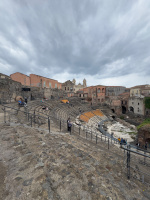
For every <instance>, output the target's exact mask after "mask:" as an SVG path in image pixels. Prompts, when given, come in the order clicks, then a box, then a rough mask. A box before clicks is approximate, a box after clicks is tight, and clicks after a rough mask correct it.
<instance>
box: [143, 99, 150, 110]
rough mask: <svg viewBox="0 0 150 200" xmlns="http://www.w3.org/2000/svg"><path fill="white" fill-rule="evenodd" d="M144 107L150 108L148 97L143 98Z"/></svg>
mask: <svg viewBox="0 0 150 200" xmlns="http://www.w3.org/2000/svg"><path fill="white" fill-rule="evenodd" d="M144 103H145V108H148V109H150V97H145V98H144Z"/></svg>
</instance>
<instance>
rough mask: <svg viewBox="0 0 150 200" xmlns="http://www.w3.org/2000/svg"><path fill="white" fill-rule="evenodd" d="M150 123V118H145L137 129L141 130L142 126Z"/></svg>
mask: <svg viewBox="0 0 150 200" xmlns="http://www.w3.org/2000/svg"><path fill="white" fill-rule="evenodd" d="M147 124H150V118H147V119H145V120H144V121H143V122H142V123H141V124H140V125H139V126H137V129H138V130H139V129H140V128H141V127H143V126H145V125H147Z"/></svg>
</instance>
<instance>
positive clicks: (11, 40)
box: [0, 0, 150, 78]
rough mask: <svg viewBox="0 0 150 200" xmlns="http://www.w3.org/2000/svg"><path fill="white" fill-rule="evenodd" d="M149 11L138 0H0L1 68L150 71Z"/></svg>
mask: <svg viewBox="0 0 150 200" xmlns="http://www.w3.org/2000/svg"><path fill="white" fill-rule="evenodd" d="M149 13H150V2H149V1H144V2H143V1H142V0H141V1H140V0H137V1H135V0H127V1H124V0H119V1H116V0H113V1H109V0H82V1H80V0H68V1H67V0H61V1H60V0H55V1H53V0H50V1H48V0H45V1H43V0H32V1H28V0H23V1H22V0H14V1H12V0H10V1H9V0H8V1H1V2H0V24H1V28H0V63H1V65H0V66H3V69H2V70H1V71H2V72H3V73H6V74H8V73H14V72H16V71H20V72H22V73H27V72H30V73H36V74H40V75H43V76H46V75H45V73H46V72H48V73H49V74H50V73H51V75H54V74H55V73H61V72H62V73H63V72H66V71H67V72H68V73H70V74H71V73H72V74H80V73H81V74H85V75H89V74H90V75H96V74H99V76H100V77H102V78H105V77H115V76H121V75H127V74H130V73H132V72H135V69H136V73H141V72H142V73H143V71H145V73H146V74H150V69H149V61H150V56H149V52H150V46H149V44H150V34H149V33H150V15H149ZM8 66H9V70H6V71H5V68H8Z"/></svg>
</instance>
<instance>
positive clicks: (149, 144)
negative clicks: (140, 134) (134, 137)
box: [145, 138, 150, 148]
mask: <svg viewBox="0 0 150 200" xmlns="http://www.w3.org/2000/svg"><path fill="white" fill-rule="evenodd" d="M145 142H147V147H148V148H150V138H147V139H146V140H145Z"/></svg>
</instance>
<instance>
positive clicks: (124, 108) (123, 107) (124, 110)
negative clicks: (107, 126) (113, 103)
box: [122, 106, 126, 114]
mask: <svg viewBox="0 0 150 200" xmlns="http://www.w3.org/2000/svg"><path fill="white" fill-rule="evenodd" d="M122 114H126V107H125V106H122Z"/></svg>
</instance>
